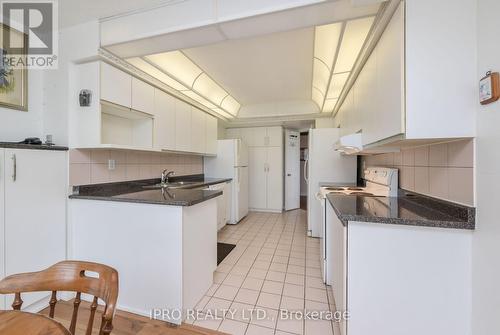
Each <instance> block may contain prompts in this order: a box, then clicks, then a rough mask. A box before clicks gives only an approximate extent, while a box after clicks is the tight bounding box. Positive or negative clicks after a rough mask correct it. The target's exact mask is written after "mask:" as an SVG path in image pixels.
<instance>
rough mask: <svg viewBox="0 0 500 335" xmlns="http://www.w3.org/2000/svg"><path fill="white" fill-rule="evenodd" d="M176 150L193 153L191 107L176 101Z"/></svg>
mask: <svg viewBox="0 0 500 335" xmlns="http://www.w3.org/2000/svg"><path fill="white" fill-rule="evenodd" d="M175 130H176V131H175V150H177V151H191V152H192V148H191V105H189V104H187V103H186V102H184V101H181V100H176V101H175Z"/></svg>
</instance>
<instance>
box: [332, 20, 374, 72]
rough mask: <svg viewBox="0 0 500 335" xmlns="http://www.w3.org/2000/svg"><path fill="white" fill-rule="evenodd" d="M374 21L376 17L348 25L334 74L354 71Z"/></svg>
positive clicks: (354, 21)
mask: <svg viewBox="0 0 500 335" xmlns="http://www.w3.org/2000/svg"><path fill="white" fill-rule="evenodd" d="M374 20H375V17H373V16H372V17H367V18H363V19H357V20H352V21H348V22H347V23H346V27H345V31H344V35H343V36H342V42H341V44H340V50H339V54H338V56H337V61H336V63H335V68H334V71H333V72H334V73H341V72H349V71H351V70H352V67H353V66H354V63H355V62H356V59H357V58H358V55H359V52H360V51H361V48H362V47H363V44H364V43H365V40H366V37H367V36H368V33H369V32H370V29H371V27H372V25H373V22H374Z"/></svg>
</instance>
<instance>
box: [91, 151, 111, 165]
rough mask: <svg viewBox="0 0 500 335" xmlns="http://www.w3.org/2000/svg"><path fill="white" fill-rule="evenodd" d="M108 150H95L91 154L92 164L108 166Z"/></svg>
mask: <svg viewBox="0 0 500 335" xmlns="http://www.w3.org/2000/svg"><path fill="white" fill-rule="evenodd" d="M108 159H109V150H101V149H96V150H92V152H91V161H92V163H99V164H108Z"/></svg>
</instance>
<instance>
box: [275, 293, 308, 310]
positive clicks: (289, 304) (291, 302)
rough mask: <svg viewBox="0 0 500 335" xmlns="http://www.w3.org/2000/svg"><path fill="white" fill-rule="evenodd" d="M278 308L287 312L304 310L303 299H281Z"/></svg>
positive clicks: (284, 297)
mask: <svg viewBox="0 0 500 335" xmlns="http://www.w3.org/2000/svg"><path fill="white" fill-rule="evenodd" d="M280 308H281V309H284V310H287V311H298V310H303V309H304V298H293V297H286V296H283V297H281V304H280Z"/></svg>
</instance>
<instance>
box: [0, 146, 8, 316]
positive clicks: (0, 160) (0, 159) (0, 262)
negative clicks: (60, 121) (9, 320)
mask: <svg viewBox="0 0 500 335" xmlns="http://www.w3.org/2000/svg"><path fill="white" fill-rule="evenodd" d="M4 155H5V150H4V149H0V280H2V279H3V277H5V273H4V270H5V264H4V260H5V254H4V253H5V235H4V233H5V225H4V216H5V212H4V201H5V199H4V189H5V178H7V175H6V174H5V169H4ZM0 309H3V310H5V309H6V306H5V295H3V294H0Z"/></svg>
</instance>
